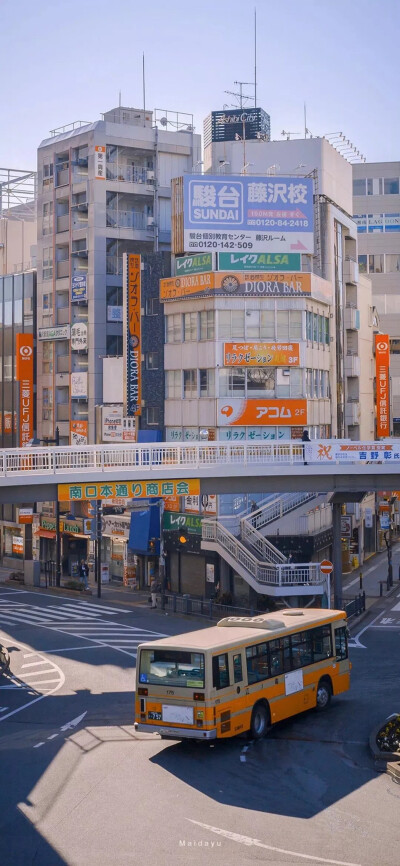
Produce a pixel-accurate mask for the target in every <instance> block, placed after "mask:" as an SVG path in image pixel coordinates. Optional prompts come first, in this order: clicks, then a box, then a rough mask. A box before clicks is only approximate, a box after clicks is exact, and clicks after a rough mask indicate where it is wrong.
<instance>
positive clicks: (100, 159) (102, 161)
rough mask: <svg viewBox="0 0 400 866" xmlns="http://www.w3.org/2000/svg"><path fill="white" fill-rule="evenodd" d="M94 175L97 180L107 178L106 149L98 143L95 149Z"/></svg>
mask: <svg viewBox="0 0 400 866" xmlns="http://www.w3.org/2000/svg"><path fill="white" fill-rule="evenodd" d="M94 155H95V158H94V176H95V178H96V180H105V179H106V149H105V147H102V146H101V145H100V144H96V146H95V149H94Z"/></svg>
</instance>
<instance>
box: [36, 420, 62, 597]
mask: <svg viewBox="0 0 400 866" xmlns="http://www.w3.org/2000/svg"><path fill="white" fill-rule="evenodd" d="M41 441H42V442H43V445H55V446H56V447H57V448H58V447H59V444H60V428H59V427H56V432H55V436H54V439H49V438H48V436H46V438H45V439H42V440H41ZM55 512H56V586H61V532H60V503H59V500H58V496H57V499H56V501H55Z"/></svg>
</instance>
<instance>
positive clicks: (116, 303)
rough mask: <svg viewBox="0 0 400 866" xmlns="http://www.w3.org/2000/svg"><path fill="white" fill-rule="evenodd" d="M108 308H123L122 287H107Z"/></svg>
mask: <svg viewBox="0 0 400 866" xmlns="http://www.w3.org/2000/svg"><path fill="white" fill-rule="evenodd" d="M106 292H107V306H108V307H122V304H123V300H122V286H107V289H106Z"/></svg>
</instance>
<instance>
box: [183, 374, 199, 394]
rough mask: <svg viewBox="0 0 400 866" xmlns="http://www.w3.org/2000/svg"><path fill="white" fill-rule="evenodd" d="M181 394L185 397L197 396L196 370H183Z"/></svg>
mask: <svg viewBox="0 0 400 866" xmlns="http://www.w3.org/2000/svg"><path fill="white" fill-rule="evenodd" d="M183 396H184V397H185V398H186V399H191V398H196V397H197V370H184V371H183Z"/></svg>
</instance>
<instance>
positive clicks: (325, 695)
mask: <svg viewBox="0 0 400 866" xmlns="http://www.w3.org/2000/svg"><path fill="white" fill-rule="evenodd" d="M331 697H332V686H331V683H330V680H320V681H319V683H318V688H317V704H316V708H317V710H319V711H320V712H322V710H326V709H327V707H329V704H330V702H331Z"/></svg>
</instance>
